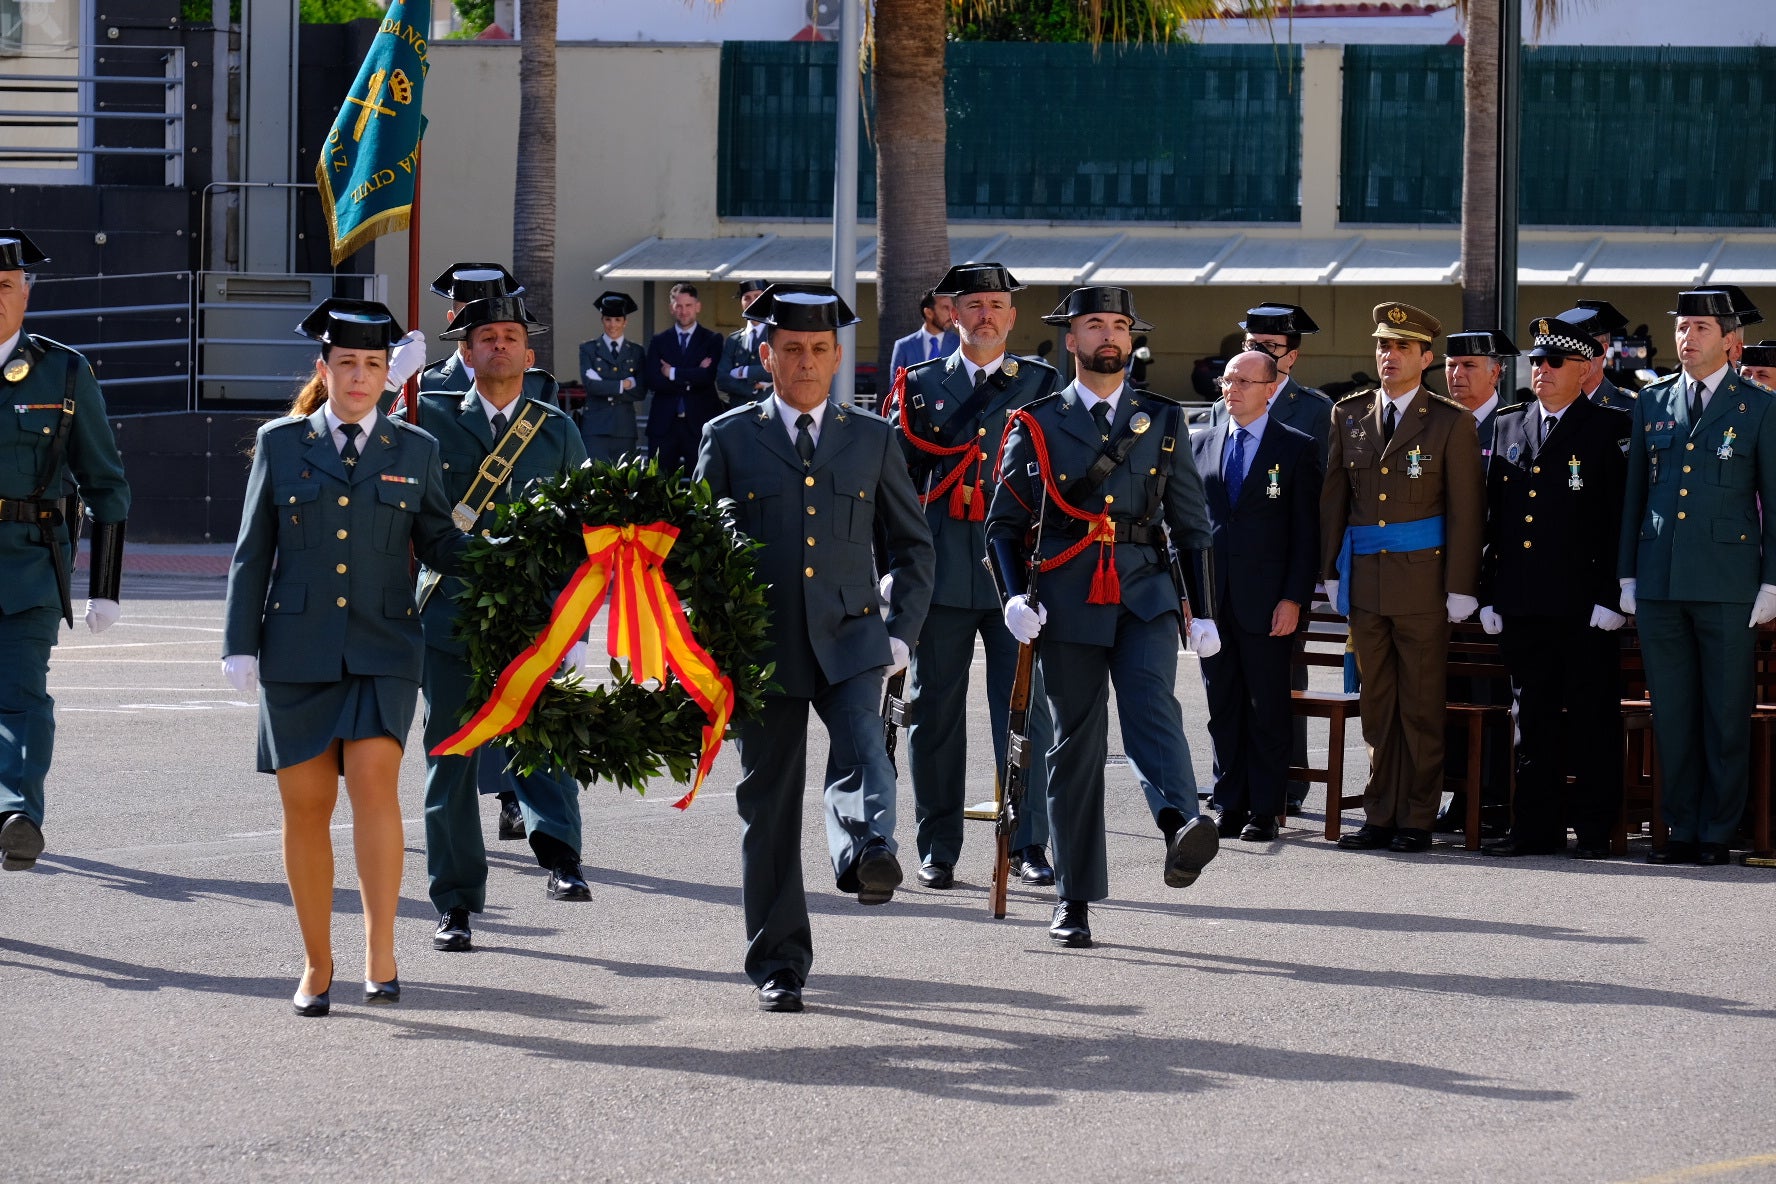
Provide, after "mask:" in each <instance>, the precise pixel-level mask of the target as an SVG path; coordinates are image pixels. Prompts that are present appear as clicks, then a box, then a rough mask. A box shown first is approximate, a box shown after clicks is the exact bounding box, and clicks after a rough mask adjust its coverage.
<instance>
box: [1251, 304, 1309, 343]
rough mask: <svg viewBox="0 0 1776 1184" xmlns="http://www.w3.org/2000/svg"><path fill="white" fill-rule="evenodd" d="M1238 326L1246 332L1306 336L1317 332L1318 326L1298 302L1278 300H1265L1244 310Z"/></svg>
mask: <svg viewBox="0 0 1776 1184" xmlns="http://www.w3.org/2000/svg"><path fill="white" fill-rule="evenodd" d="M1239 327H1240V328H1242V329H1244V330H1245V331H1246V332H1248V333H1276V334H1281V335H1285V336H1286V335H1288V334H1290V333H1299V334H1301V335H1302V336H1304V337H1305V336H1306V335H1307V334H1309V333H1318V332H1319V331H1320V327H1319V326H1318V325H1316V324H1314V319H1313V318H1312V317H1310V316H1308V315H1307V310H1306V309H1305V308H1302V307H1301V306H1300V305H1299V304H1284V303H1282V302H1281V301H1280V300H1267V301H1265V302H1264V303H1263V304H1260V305H1259V306H1258V307H1257V308H1248V309H1247V310H1246V319H1245V320H1243V321H1241V322H1240V323H1239Z"/></svg>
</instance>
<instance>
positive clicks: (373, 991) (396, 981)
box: [364, 974, 401, 1003]
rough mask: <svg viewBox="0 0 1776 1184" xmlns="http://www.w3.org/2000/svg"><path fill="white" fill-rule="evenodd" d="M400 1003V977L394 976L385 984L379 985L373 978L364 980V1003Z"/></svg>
mask: <svg viewBox="0 0 1776 1184" xmlns="http://www.w3.org/2000/svg"><path fill="white" fill-rule="evenodd" d="M400 1001H401V976H400V975H398V974H397V975H396V976H395V977H394V978H391V979H389V981H388V982H386V983H379V982H377V981H376V980H375V979H373V978H367V979H365V980H364V1002H365V1003H399V1002H400Z"/></svg>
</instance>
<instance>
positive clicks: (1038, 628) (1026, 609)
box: [1005, 593, 1048, 645]
mask: <svg viewBox="0 0 1776 1184" xmlns="http://www.w3.org/2000/svg"><path fill="white" fill-rule="evenodd" d="M1046 624H1048V610H1047V609H1046V608H1043V607H1042V606H1041V605H1040V604H1039V605H1036V606H1035V607H1034V608H1032V607H1030V598H1029V597H1028V596H1025V595H1023V594H1022V593H1019V594H1018V595H1016V596H1013V597H1012V598H1011V599H1010V600H1008V601H1006V602H1005V627H1006V628H1007V629H1009V630H1010V631H1011V635H1012V636H1013V637H1015V638H1017V640H1018V644H1019V645H1029V644H1030V643H1031V642H1033V641H1035V640H1036V635H1037V634H1039V633H1041V632H1042V627H1043V626H1044V625H1046Z"/></svg>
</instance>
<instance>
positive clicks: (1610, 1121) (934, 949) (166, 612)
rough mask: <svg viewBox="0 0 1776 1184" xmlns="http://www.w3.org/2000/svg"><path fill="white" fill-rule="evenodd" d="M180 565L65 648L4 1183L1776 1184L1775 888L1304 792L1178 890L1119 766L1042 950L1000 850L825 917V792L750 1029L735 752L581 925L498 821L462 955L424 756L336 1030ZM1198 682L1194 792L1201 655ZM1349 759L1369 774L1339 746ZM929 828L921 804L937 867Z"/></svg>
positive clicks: (8, 937)
mask: <svg viewBox="0 0 1776 1184" xmlns="http://www.w3.org/2000/svg"><path fill="white" fill-rule="evenodd" d="M139 570H140V569H138V571H139ZM179 570H180V569H178V568H177V567H176V566H175V567H174V568H173V569H171V570H168V569H164V568H163V570H162V572H161V574H133V575H132V576H131V578H130V580H129V581H128V583H127V585H126V589H125V610H126V615H125V617H124V619H123V621H122V623H120V624H119V625H117V626H116V627H115V628H113V629H112V630H110V631H108V632H107V633H105V634H104V635H102V636H100V637H92V636H90V635H89V634H87V632H86V631H85V629H84V628H81V629H79V630H76V631H74V632H64V634H63V642H62V645H61V646H60V648H59V649H58V650H57V653H56V658H55V661H54V664H53V667H52V671H51V686H52V689H53V691H54V693H55V695H56V697H57V699H58V702H59V709H58V718H59V721H60V729H59V733H58V740H57V753H56V763H55V768H54V771H53V773H52V776H51V780H50V786H49V818H48V822H47V825H46V827H45V833H46V836H47V839H48V844H49V845H48V851H47V853H46V854H45V856H44V857H43V859H42V860H41V861H40V862H39V864H38V866H37V869H36V870H35V871H33V872H29V873H6V874H4V875H0V916H4V918H5V920H4V923H3V924H0V998H4V1000H5V1010H6V1015H7V1020H8V1022H7V1023H6V1025H5V1027H4V1033H5V1042H6V1049H5V1054H4V1056H3V1057H0V1096H4V1098H5V1106H6V1109H7V1111H8V1121H7V1122H6V1124H5V1134H4V1136H3V1141H0V1179H4V1180H7V1181H36V1180H57V1181H61V1180H95V1181H98V1180H103V1181H119V1180H131V1181H133V1180H142V1181H163V1180H179V1181H211V1180H217V1181H222V1180H227V1181H239V1180H309V1179H320V1178H331V1179H357V1180H418V1181H496V1180H497V1181H504V1180H513V1181H550V1182H554V1181H562V1180H757V1181H764V1180H780V1179H789V1180H814V1179H818V1180H831V1181H852V1180H857V1181H871V1182H877V1184H879V1182H883V1181H890V1180H896V1179H913V1180H936V1181H966V1180H972V1179H980V1178H998V1179H1008V1180H1022V1179H1039V1178H1040V1179H1054V1180H1062V1179H1069V1180H1086V1181H1095V1180H1143V1181H1144V1180H1152V1179H1161V1178H1182V1179H1193V1178H1200V1179H1205V1180H1210V1181H1217V1182H1218V1181H1265V1182H1273V1181H1503V1180H1512V1181H1515V1180H1531V1181H1561V1182H1565V1181H1573V1182H1611V1181H1616V1182H1623V1181H1636V1182H1639V1184H1651V1182H1652V1181H1662V1182H1663V1181H1680V1180H1682V1181H1688V1180H1702V1179H1707V1180H1719V1181H1732V1182H1740V1181H1753V1180H1776V1081H1773V1075H1772V1072H1771V1061H1772V1055H1773V1054H1776V975H1772V973H1771V966H1772V949H1773V945H1776V942H1773V937H1776V924H1773V922H1772V916H1773V912H1776V910H1773V905H1776V879H1772V876H1773V875H1776V873H1771V872H1770V871H1768V870H1760V869H1756V868H1744V867H1737V866H1734V867H1725V868H1710V869H1701V868H1688V869H1681V868H1679V869H1667V868H1654V867H1650V866H1647V865H1645V864H1644V863H1642V862H1640V856H1641V854H1642V853H1643V851H1644V843H1637V844H1636V845H1635V847H1634V852H1633V855H1632V856H1631V857H1630V858H1629V859H1626V860H1613V861H1610V862H1607V863H1602V864H1592V863H1578V862H1574V861H1570V860H1566V859H1558V858H1531V859H1522V860H1516V861H1501V860H1494V859H1488V858H1484V857H1482V856H1480V855H1478V854H1469V853H1466V852H1464V851H1462V850H1460V848H1459V847H1458V846H1450V845H1448V844H1444V843H1439V845H1438V847H1437V848H1436V849H1435V851H1434V852H1433V853H1431V854H1429V855H1418V856H1406V855H1387V854H1379V855H1378V854H1367V853H1363V854H1353V853H1345V852H1339V851H1336V850H1334V849H1333V848H1331V846H1330V845H1329V844H1327V843H1326V842H1325V840H1324V839H1323V838H1321V837H1320V834H1319V831H1320V826H1321V815H1320V814H1319V809H1320V801H1321V796H1320V795H1319V794H1317V793H1316V794H1315V796H1314V797H1312V798H1310V800H1309V812H1308V814H1307V815H1306V816H1304V817H1302V818H1300V819H1292V820H1291V822H1292V823H1294V824H1297V825H1293V826H1291V828H1290V829H1288V830H1286V831H1285V832H1284V833H1283V836H1282V838H1281V839H1280V840H1279V841H1278V842H1275V843H1271V844H1248V843H1240V842H1230V843H1228V844H1226V845H1225V846H1224V847H1223V850H1222V854H1221V856H1220V858H1218V859H1217V860H1216V861H1215V862H1214V863H1213V864H1211V865H1210V866H1209V868H1208V870H1207V871H1206V872H1205V873H1204V875H1203V877H1202V879H1201V880H1200V881H1199V882H1198V883H1197V884H1196V885H1195V886H1194V887H1192V888H1190V889H1186V890H1172V889H1167V888H1166V887H1164V885H1163V883H1162V881H1161V875H1160V872H1161V862H1162V858H1163V852H1162V849H1161V843H1160V839H1159V837H1158V834H1157V832H1156V831H1155V829H1154V827H1153V825H1152V822H1151V820H1150V819H1149V818H1148V816H1147V815H1146V812H1145V809H1144V806H1143V804H1142V801H1141V796H1140V793H1139V791H1138V789H1137V787H1136V785H1135V783H1134V779H1133V777H1132V775H1131V774H1130V773H1129V772H1128V771H1127V769H1126V767H1125V765H1124V764H1123V763H1122V762H1121V760H1120V758H1118V757H1116V756H1114V755H1113V757H1112V761H1111V767H1110V768H1109V769H1108V771H1107V773H1108V776H1109V779H1110V787H1111V791H1110V819H1109V829H1110V836H1109V841H1110V856H1111V867H1112V883H1111V890H1112V893H1113V899H1111V900H1109V901H1107V902H1105V903H1104V904H1102V905H1100V906H1096V907H1094V909H1093V914H1092V916H1093V928H1094V932H1095V934H1096V936H1097V938H1098V943H1099V944H1098V946H1097V948H1096V949H1092V950H1061V949H1057V948H1055V947H1054V946H1053V945H1052V943H1051V942H1050V941H1049V939H1048V937H1047V935H1046V932H1045V927H1046V925H1047V922H1048V916H1049V908H1050V900H1049V897H1048V894H1047V893H1044V892H1036V891H1027V890H1014V892H1013V893H1012V898H1011V909H1010V915H1009V916H1008V917H1007V918H1006V919H1005V920H1003V921H994V920H992V919H991V918H990V917H989V916H988V913H987V908H986V890H985V882H986V876H987V860H988V855H989V852H990V850H991V834H990V830H989V828H988V827H987V825H986V824H984V823H982V824H971V831H970V835H969V839H968V845H967V849H966V850H965V852H964V860H963V866H962V867H961V868H959V873H960V877H961V880H962V883H961V884H960V885H959V886H958V887H957V888H956V889H955V890H954V891H950V892H933V891H929V890H924V889H920V888H917V887H914V888H910V889H903V890H902V891H900V892H898V893H897V894H896V896H895V899H894V901H893V902H892V903H890V904H889V905H887V906H885V907H882V908H867V909H866V908H863V907H860V906H859V905H858V904H857V903H856V901H855V900H854V899H852V898H850V897H846V896H841V895H839V894H838V893H837V892H836V891H834V889H833V886H832V874H831V869H830V867H829V866H828V864H827V862H826V856H825V842H824V838H823V833H822V830H821V822H820V815H819V812H818V809H817V805H816V803H817V801H818V792H819V787H818V785H813V786H811V787H810V792H809V796H808V806H809V808H808V811H807V818H806V834H805V837H804V872H805V875H806V877H807V881H808V884H809V887H810V892H811V896H810V903H811V907H812V910H813V914H814V937H815V947H816V950H815V965H814V971H813V977H812V979H811V980H810V982H809V984H808V991H807V1001H808V1010H807V1012H805V1013H804V1014H801V1015H765V1014H761V1013H759V1012H758V1011H757V1010H756V1005H755V1002H754V995H753V992H752V989H751V987H750V985H749V984H748V983H747V982H746V980H745V978H744V976H743V975H742V974H741V972H740V962H741V953H742V946H743V940H744V933H743V927H742V923H741V916H740V908H739V888H738V884H739V841H738V833H739V824H738V819H737V818H736V816H735V814H734V809H733V792H732V787H733V782H734V779H735V776H736V774H737V761H736V759H735V756H734V753H733V751H732V749H731V748H729V749H726V750H724V752H723V754H722V757H721V759H720V761H719V762H718V764H717V767H716V772H715V775H714V777H713V778H712V779H711V781H710V783H709V785H708V787H707V788H706V789H705V791H704V793H703V795H702V796H701V797H700V798H699V799H698V801H697V802H696V803H695V804H694V805H693V806H692V807H691V809H689V810H688V811H685V812H679V811H676V810H674V809H672V808H671V805H670V803H671V802H672V801H673V800H674V799H675V798H676V797H677V796H678V791H677V790H676V788H675V787H673V786H669V785H662V786H660V787H658V788H657V789H656V790H655V791H653V792H650V793H649V794H647V795H646V796H645V797H642V796H637V795H635V794H633V793H628V792H623V791H619V790H617V789H615V788H613V787H611V786H607V785H593V786H591V787H589V788H587V789H586V791H585V792H584V794H583V795H582V799H581V800H582V804H583V807H584V811H585V819H586V826H585V829H586V851H585V863H586V872H587V876H588V878H589V879H590V881H591V884H592V891H593V901H592V902H591V903H589V904H563V903H557V902H552V901H549V900H547V899H545V897H544V894H543V883H544V878H545V873H544V872H543V871H542V870H541V869H540V868H538V867H536V866H535V864H534V861H532V860H531V859H530V858H529V851H528V848H527V847H526V846H525V845H524V844H522V843H499V842H497V841H495V840H493V839H492V837H491V836H492V835H493V834H494V827H493V817H494V815H493V811H492V809H491V805H492V803H491V802H490V801H484V805H486V806H487V807H488V808H487V809H486V810H485V811H484V816H485V821H486V833H487V834H488V836H489V847H490V851H491V854H490V860H491V863H492V869H493V870H492V877H491V881H490V884H489V890H488V898H489V908H488V911H487V912H486V913H485V914H483V915H482V917H481V918H479V919H478V923H477V926H476V931H475V936H476V944H477V949H476V951H475V952H473V953H469V954H444V953H438V952H435V951H433V950H432V948H431V940H430V939H431V931H432V926H433V924H434V922H435V919H436V918H435V916H434V914H433V913H432V910H431V907H430V905H429V903H428V901H427V897H426V891H425V860H424V849H423V846H424V837H423V830H422V827H421V825H420V812H421V801H422V795H423V764H422V760H421V754H420V745H419V738H418V735H417V731H416V733H415V736H414V737H413V738H412V742H411V743H410V744H409V746H408V753H407V760H406V765H405V768H404V772H403V781H402V801H403V803H404V807H405V809H404V814H405V815H406V817H407V819H408V829H407V835H408V862H407V871H406V879H405V884H404V888H403V896H402V906H401V920H400V924H399V931H398V949H397V954H398V957H399V960H400V973H401V980H402V984H403V987H404V990H405V994H404V997H403V999H402V1001H401V1003H400V1004H399V1005H398V1006H396V1007H392V1008H378V1009H371V1008H367V1007H365V1006H363V1005H361V1004H360V1003H358V1002H356V1001H355V999H356V997H357V994H358V993H357V992H356V991H355V990H354V989H353V980H354V979H355V978H356V977H357V976H358V975H359V974H361V972H362V971H361V960H362V956H363V938H362V926H361V916H360V913H359V908H358V901H357V894H356V885H355V880H354V876H353V872H352V856H351V845H350V830H349V822H350V809H349V805H348V804H347V802H346V801H345V799H344V795H343V794H342V795H341V801H340V807H339V816H338V819H337V822H338V828H337V830H336V832H335V833H336V837H337V844H338V847H337V849H338V877H339V888H338V892H337V896H336V907H337V925H336V930H335V948H336V950H337V954H338V958H339V963H338V971H339V973H338V979H337V989H336V991H335V994H334V998H335V1003H334V1010H333V1014H332V1015H331V1016H330V1017H328V1018H326V1019H321V1020H305V1019H298V1018H296V1017H294V1016H293V1015H291V1013H290V1007H289V996H290V993H291V991H292V990H293V989H294V987H295V984H296V977H297V974H298V972H299V970H300V968H301V952H300V945H299V943H298V940H297V935H296V924H295V918H294V915H293V913H292V912H291V909H290V905H289V898H288V893H287V891H286V889H285V887H284V883H283V878H282V868H281V864H280V857H279V839H278V826H279V817H278V806H277V796H276V791H275V788H274V783H273V780H272V778H270V777H268V776H264V775H262V774H258V773H256V772H254V771H253V748H254V741H253V736H254V721H255V708H254V706H253V704H252V703H251V702H249V701H248V700H246V699H245V698H244V697H242V696H239V695H237V694H235V693H234V692H233V691H232V690H230V689H229V688H228V686H227V684H226V683H224V682H223V681H222V679H221V677H220V674H219V670H218V666H219V663H218V661H217V659H218V657H219V656H220V652H219V645H220V636H221V613H222V602H221V597H222V584H221V581H220V580H218V579H216V578H214V576H213V575H204V574H192V573H194V572H196V571H197V569H196V568H195V567H193V568H188V569H186V574H178V571H179ZM976 673H977V683H976V688H977V689H976V700H977V704H976V707H975V709H974V719H973V721H972V723H973V728H972V732H971V736H972V737H973V739H974V741H975V749H974V751H973V752H972V753H971V757H970V769H969V771H970V776H971V778H972V779H973V781H974V782H975V783H976V784H978V785H979V786H980V787H981V795H980V796H983V797H984V796H988V794H989V792H990V789H989V787H990V783H991V768H990V765H991V758H990V752H991V749H990V745H989V744H988V742H987V733H986V726H985V706H984V691H983V690H982V689H981V687H980V683H979V681H978V675H979V674H980V670H979V668H978V667H977V671H976ZM1327 673H1328V674H1329V673H1330V672H1327ZM1179 693H1180V697H1181V699H1182V700H1183V702H1184V705H1185V718H1186V725H1187V729H1188V732H1189V738H1190V743H1191V747H1192V752H1193V755H1194V757H1195V763H1196V768H1197V774H1198V776H1199V778H1201V779H1202V780H1203V781H1204V783H1205V785H1206V782H1207V775H1208V766H1209V748H1208V738H1207V733H1206V729H1205V727H1204V719H1205V711H1204V707H1203V696H1202V691H1201V686H1200V682H1199V677H1198V670H1197V667H1196V663H1195V660H1194V659H1193V658H1190V657H1188V656H1186V657H1185V658H1183V659H1182V660H1181V662H1180V668H1179ZM1354 730H1355V729H1354V728H1353V732H1354ZM1316 736H1317V737H1318V739H1319V742H1320V743H1322V744H1323V743H1324V733H1323V730H1319V729H1318V728H1316ZM1111 748H1112V751H1113V753H1114V752H1115V751H1117V750H1118V749H1119V748H1120V745H1119V744H1118V742H1117V739H1116V733H1115V731H1114V723H1113V731H1112V737H1111ZM823 758H824V739H823V737H822V736H821V734H820V732H819V729H818V726H817V725H816V727H815V729H814V740H813V743H812V746H811V752H810V759H809V767H810V768H811V769H815V770H818V769H820V768H821V766H822V763H823ZM1351 760H1352V768H1351V775H1352V776H1353V777H1358V778H1360V777H1361V776H1362V773H1363V769H1364V768H1365V763H1364V760H1363V756H1362V751H1361V747H1360V743H1358V742H1356V741H1355V740H1354V738H1353V743H1352V746H1351ZM1349 821H1350V823H1351V824H1352V825H1354V824H1355V822H1356V821H1357V820H1356V818H1355V817H1354V816H1352V817H1351V819H1350V820H1349ZM912 825H913V824H912V805H911V791H910V789H909V788H908V786H907V784H906V781H905V779H904V775H903V779H902V806H901V812H900V824H899V832H898V837H899V839H900V841H901V843H902V844H903V851H902V858H903V863H904V865H905V866H906V868H907V870H908V872H909V877H910V873H911V871H912V868H913V866H914V864H915V863H916V856H913V855H912V854H911V847H912V838H911V836H912Z"/></svg>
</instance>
